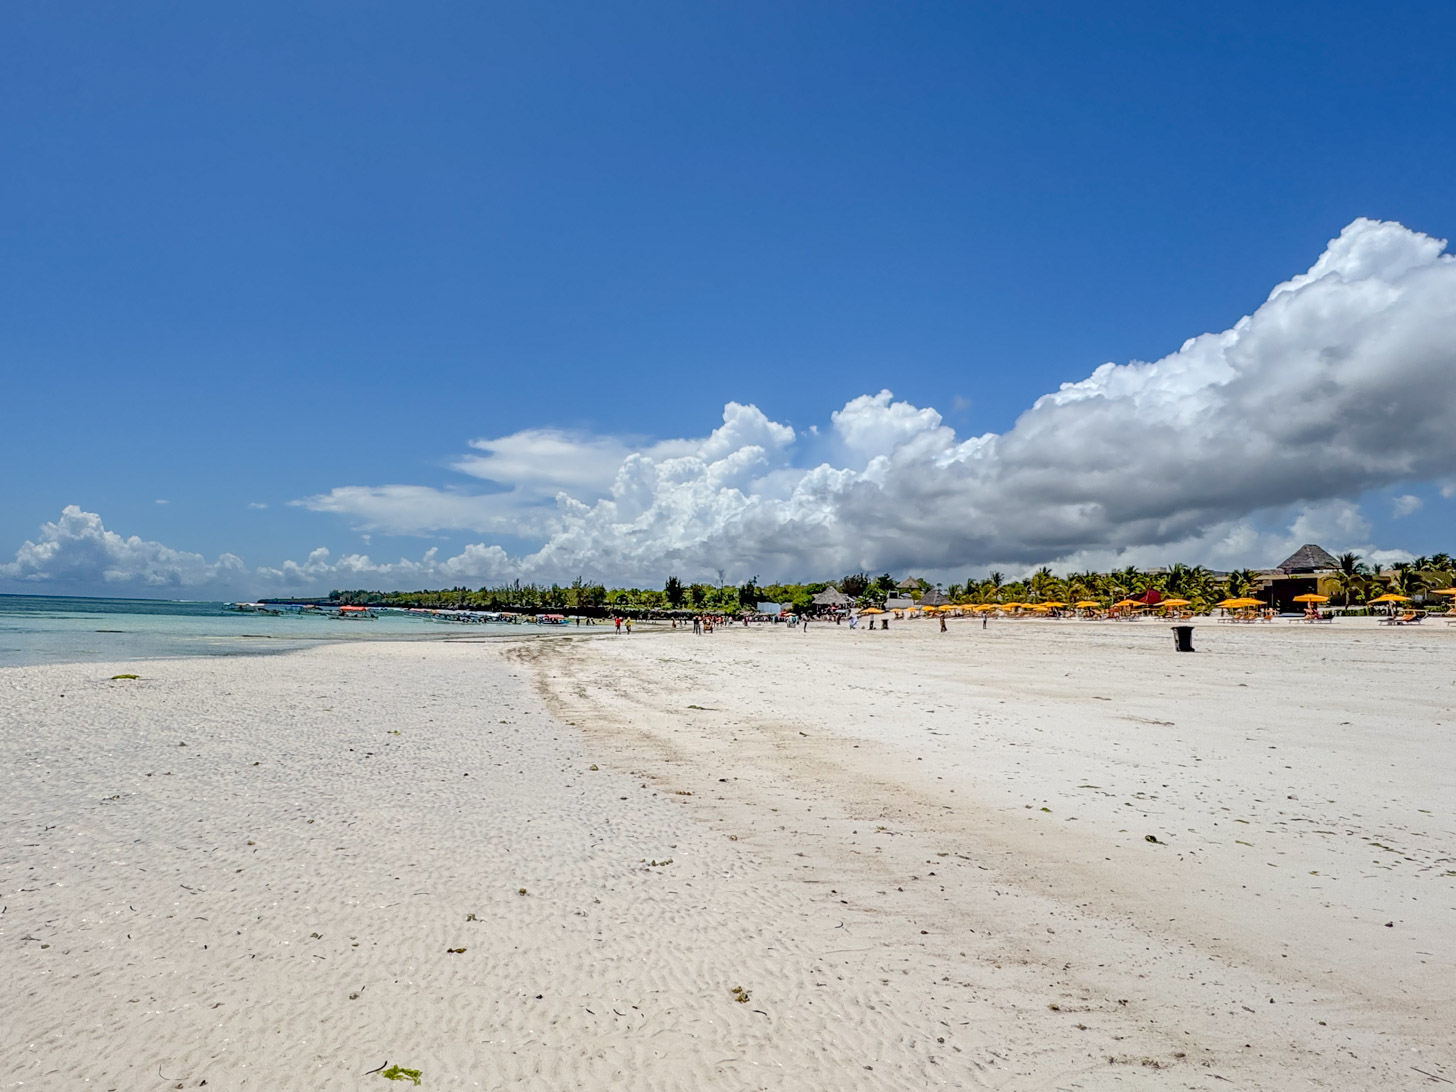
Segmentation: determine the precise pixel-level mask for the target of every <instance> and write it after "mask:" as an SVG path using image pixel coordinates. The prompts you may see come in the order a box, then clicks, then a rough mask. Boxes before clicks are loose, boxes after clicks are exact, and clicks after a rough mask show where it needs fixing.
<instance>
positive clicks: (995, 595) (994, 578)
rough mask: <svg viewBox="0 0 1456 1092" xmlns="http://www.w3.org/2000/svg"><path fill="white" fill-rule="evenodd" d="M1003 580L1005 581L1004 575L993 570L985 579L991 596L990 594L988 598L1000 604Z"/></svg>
mask: <svg viewBox="0 0 1456 1092" xmlns="http://www.w3.org/2000/svg"><path fill="white" fill-rule="evenodd" d="M1005 579H1006V575H1005V574H1004V573H998V572H995V571H994V570H993V571H992V573H991V575H990V576H988V577H986V583H987V584H988V585H990V589H991V594H990V596H989V598H991V599H994V600H996V601H997V602H1000V600H1001V584H1002V582H1003V581H1005Z"/></svg>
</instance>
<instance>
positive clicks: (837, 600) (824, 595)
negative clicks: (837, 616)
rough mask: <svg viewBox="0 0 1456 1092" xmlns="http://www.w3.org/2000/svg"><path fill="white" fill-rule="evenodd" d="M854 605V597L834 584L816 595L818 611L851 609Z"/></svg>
mask: <svg viewBox="0 0 1456 1092" xmlns="http://www.w3.org/2000/svg"><path fill="white" fill-rule="evenodd" d="M852 606H854V599H853V598H851V597H850V596H848V595H845V594H844V592H842V591H840V590H839V589H838V588H836V587H834V586H833V585H830V586H829V587H827V588H825V589H824V590H823V591H822V592H819V593H818V594H816V595H815V596H814V609H815V610H816V611H832V610H849V608H850V607H852Z"/></svg>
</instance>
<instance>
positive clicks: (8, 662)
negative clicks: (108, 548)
mask: <svg viewBox="0 0 1456 1092" xmlns="http://www.w3.org/2000/svg"><path fill="white" fill-rule="evenodd" d="M224 607H225V604H223V603H219V602H197V601H187V600H170V599H86V598H77V597H71V596H39V595H0V667H14V666H19V665H24V664H53V663H101V662H105V663H113V662H123V661H128V660H156V659H167V658H171V657H176V656H256V655H266V654H268V653H275V652H286V651H288V650H290V649H297V648H307V647H310V646H312V645H316V644H318V643H319V642H321V641H360V640H395V641H399V640H443V639H448V638H451V637H465V636H471V635H479V634H480V633H481V632H483V631H484V630H486V629H487V628H489V629H491V630H496V631H499V630H500V629H501V628H504V627H501V626H489V627H487V626H484V625H471V626H465V625H458V624H447V623H441V622H433V621H430V620H429V619H428V618H427V617H422V616H419V615H411V614H404V613H396V612H387V613H384V614H381V615H380V616H379V617H378V618H376V619H372V620H352V621H346V620H342V619H337V618H324V617H318V616H307V615H298V614H283V615H269V614H239V613H237V612H235V611H229V610H225V609H224Z"/></svg>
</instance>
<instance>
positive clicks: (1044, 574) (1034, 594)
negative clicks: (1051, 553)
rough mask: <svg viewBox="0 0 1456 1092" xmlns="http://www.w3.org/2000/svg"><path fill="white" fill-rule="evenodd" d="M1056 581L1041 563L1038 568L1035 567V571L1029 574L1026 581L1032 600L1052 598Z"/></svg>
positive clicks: (1054, 593) (1055, 588)
mask: <svg viewBox="0 0 1456 1092" xmlns="http://www.w3.org/2000/svg"><path fill="white" fill-rule="evenodd" d="M1057 583H1058V581H1057V578H1056V577H1055V576H1054V575H1053V574H1052V571H1051V569H1049V568H1047V566H1045V565H1043V566H1042V567H1041V568H1040V569H1037V570H1036V572H1034V573H1032V574H1031V580H1030V581H1029V583H1028V587H1030V589H1031V598H1032V601H1033V602H1039V601H1041V600H1044V599H1051V598H1053V597H1054V596H1055V595H1056V590H1057Z"/></svg>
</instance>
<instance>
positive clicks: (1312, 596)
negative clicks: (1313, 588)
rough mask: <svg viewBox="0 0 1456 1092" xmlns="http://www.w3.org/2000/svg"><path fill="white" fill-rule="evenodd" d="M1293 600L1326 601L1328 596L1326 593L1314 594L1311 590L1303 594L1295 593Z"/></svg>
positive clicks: (1305, 601)
mask: <svg viewBox="0 0 1456 1092" xmlns="http://www.w3.org/2000/svg"><path fill="white" fill-rule="evenodd" d="M1294 601H1295V602H1296V603H1328V602H1329V601H1330V597H1329V596H1328V595H1315V594H1314V593H1313V592H1307V593H1305V594H1304V595H1296V596H1295V597H1294Z"/></svg>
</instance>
